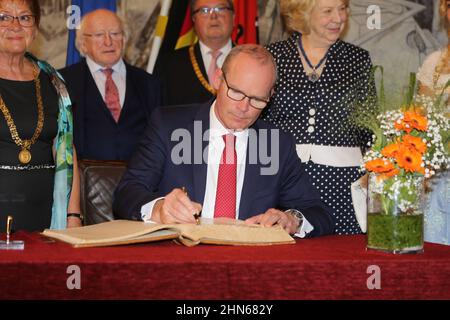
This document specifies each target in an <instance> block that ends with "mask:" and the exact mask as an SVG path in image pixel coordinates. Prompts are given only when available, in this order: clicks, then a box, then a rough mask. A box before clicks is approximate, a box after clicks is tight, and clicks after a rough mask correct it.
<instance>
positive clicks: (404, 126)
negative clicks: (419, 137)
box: [394, 120, 413, 133]
mask: <svg viewBox="0 0 450 320" xmlns="http://www.w3.org/2000/svg"><path fill="white" fill-rule="evenodd" d="M394 128H395V129H397V130H398V131H406V132H407V133H410V132H411V130H412V129H413V128H412V127H411V125H410V124H409V123H408V122H405V121H404V120H398V121H396V122H395V123H394Z"/></svg>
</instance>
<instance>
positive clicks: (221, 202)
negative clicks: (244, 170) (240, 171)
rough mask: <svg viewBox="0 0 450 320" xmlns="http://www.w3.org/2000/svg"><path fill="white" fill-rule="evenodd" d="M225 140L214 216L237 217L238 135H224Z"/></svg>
mask: <svg viewBox="0 0 450 320" xmlns="http://www.w3.org/2000/svg"><path fill="white" fill-rule="evenodd" d="M222 138H223V140H224V142H225V148H224V149H223V153H222V158H221V160H220V164H219V178H218V179H217V193H216V205H215V207H214V218H218V217H227V218H232V219H235V218H236V168H237V164H236V162H237V155H236V149H235V141H236V137H235V136H234V135H233V134H227V135H224V136H222Z"/></svg>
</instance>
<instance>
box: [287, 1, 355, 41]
mask: <svg viewBox="0 0 450 320" xmlns="http://www.w3.org/2000/svg"><path fill="white" fill-rule="evenodd" d="M342 2H343V3H344V4H345V5H346V6H348V4H349V2H350V0H342ZM315 5H316V0H280V11H281V16H282V17H283V20H284V23H285V25H286V28H287V29H288V31H290V32H292V31H298V32H301V33H303V34H309V33H310V32H311V30H310V15H311V12H312V10H313V8H314V6H315Z"/></svg>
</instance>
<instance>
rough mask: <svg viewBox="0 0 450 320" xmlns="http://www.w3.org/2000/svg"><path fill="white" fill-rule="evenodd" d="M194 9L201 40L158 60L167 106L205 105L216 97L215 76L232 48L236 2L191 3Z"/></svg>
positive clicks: (194, 0)
mask: <svg viewBox="0 0 450 320" xmlns="http://www.w3.org/2000/svg"><path fill="white" fill-rule="evenodd" d="M190 9H191V18H192V22H193V23H194V29H195V33H196V35H197V36H198V39H199V41H198V42H197V43H196V44H195V45H193V46H191V47H185V48H181V49H178V50H175V51H174V52H173V53H172V54H171V55H169V56H167V57H161V58H158V59H160V60H159V61H158V64H157V66H156V69H155V74H156V75H157V76H158V77H159V78H160V79H161V83H162V92H163V94H162V96H163V104H164V105H181V104H190V103H202V102H206V101H209V100H210V99H211V98H212V97H214V95H215V90H214V87H213V79H211V77H212V75H213V74H214V72H215V69H216V68H217V67H219V68H220V67H221V66H222V64H223V61H225V58H226V56H227V55H228V53H229V52H230V50H231V48H232V43H231V33H232V31H233V21H234V7H233V0H190Z"/></svg>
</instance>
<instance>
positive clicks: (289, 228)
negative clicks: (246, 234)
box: [245, 208, 300, 234]
mask: <svg viewBox="0 0 450 320" xmlns="http://www.w3.org/2000/svg"><path fill="white" fill-rule="evenodd" d="M245 222H246V223H249V224H251V223H253V224H260V225H263V226H265V227H271V226H273V225H275V224H279V225H280V226H282V227H283V228H284V230H286V232H288V233H289V234H294V233H296V232H297V231H298V228H299V227H300V226H299V223H300V221H299V220H298V219H297V218H296V217H294V216H293V215H292V214H289V213H285V212H283V211H280V210H277V209H273V208H272V209H269V210H267V211H266V212H265V213H262V214H259V215H257V216H254V217H251V218H248V219H247V220H245Z"/></svg>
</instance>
